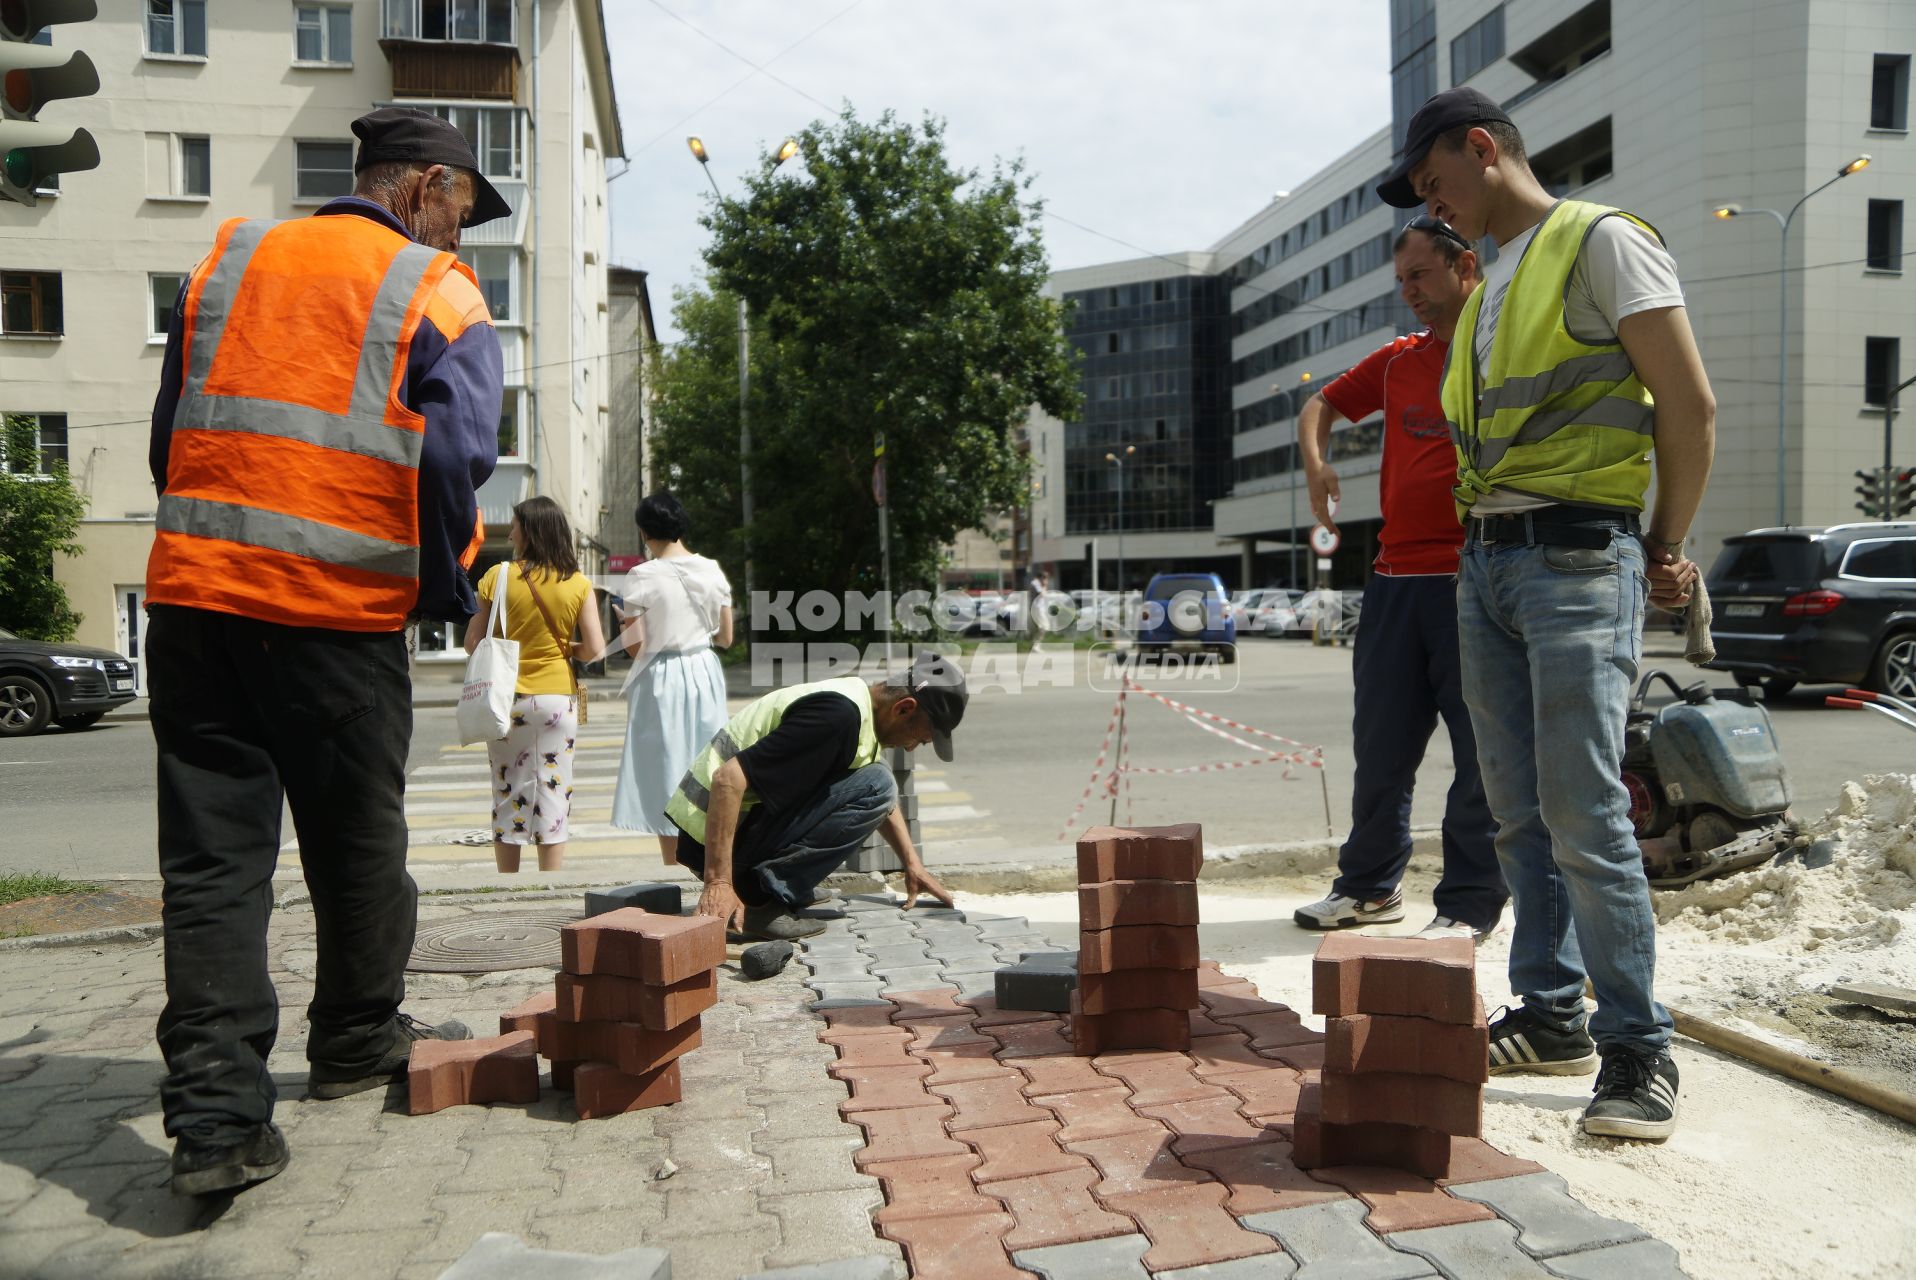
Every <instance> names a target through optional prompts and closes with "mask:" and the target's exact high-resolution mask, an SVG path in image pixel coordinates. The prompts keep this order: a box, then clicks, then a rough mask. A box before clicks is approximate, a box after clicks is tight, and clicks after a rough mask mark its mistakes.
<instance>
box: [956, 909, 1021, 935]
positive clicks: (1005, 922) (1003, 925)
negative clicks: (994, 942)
mask: <svg viewBox="0 0 1916 1280" xmlns="http://www.w3.org/2000/svg"><path fill="white" fill-rule="evenodd" d="M965 923H967V924H969V925H971V926H972V927H973V928H975V929H976V930H978V932H979V933H980V934H982V935H984V936H985V937H987V938H1008V937H1012V936H1015V935H1017V934H1020V933H1030V932H1031V922H1030V921H1029V920H1027V919H1025V918H1024V917H1023V916H994V915H992V914H990V913H989V912H984V911H973V912H971V913H970V914H968V915H967V916H966V917H965Z"/></svg>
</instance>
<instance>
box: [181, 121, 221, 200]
mask: <svg viewBox="0 0 1916 1280" xmlns="http://www.w3.org/2000/svg"><path fill="white" fill-rule="evenodd" d="M179 142H180V163H179V169H178V175H179V185H178V186H177V187H176V188H175V189H174V192H173V194H175V195H181V196H210V195H212V194H213V140H212V139H211V138H193V137H187V136H184V135H182V136H181V137H180V140H179Z"/></svg>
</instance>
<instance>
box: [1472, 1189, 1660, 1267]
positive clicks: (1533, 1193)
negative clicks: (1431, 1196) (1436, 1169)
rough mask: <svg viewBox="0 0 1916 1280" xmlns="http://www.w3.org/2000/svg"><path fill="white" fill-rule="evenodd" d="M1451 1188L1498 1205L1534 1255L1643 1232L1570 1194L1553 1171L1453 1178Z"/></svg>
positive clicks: (1615, 1241)
mask: <svg viewBox="0 0 1916 1280" xmlns="http://www.w3.org/2000/svg"><path fill="white" fill-rule="evenodd" d="M1450 1194H1452V1195H1454V1196H1458V1197H1460V1198H1462V1199H1465V1200H1474V1201H1476V1202H1477V1203H1478V1204H1487V1205H1489V1206H1490V1207H1491V1208H1492V1209H1495V1210H1496V1211H1497V1214H1498V1216H1500V1217H1502V1218H1503V1219H1504V1220H1505V1221H1507V1222H1509V1223H1511V1224H1512V1225H1514V1226H1515V1227H1516V1228H1517V1231H1518V1240H1517V1243H1518V1245H1519V1246H1521V1247H1522V1249H1523V1251H1524V1252H1525V1253H1527V1254H1529V1255H1530V1256H1531V1257H1533V1258H1554V1257H1556V1256H1557V1255H1558V1254H1560V1253H1575V1252H1578V1251H1581V1250H1584V1249H1595V1248H1599V1247H1601V1246H1603V1245H1610V1244H1623V1243H1625V1242H1627V1241H1630V1240H1636V1239H1640V1238H1642V1236H1643V1232H1642V1231H1640V1230H1638V1229H1637V1228H1636V1227H1634V1226H1632V1225H1631V1224H1629V1223H1627V1222H1619V1221H1618V1220H1617V1219H1615V1218H1606V1217H1604V1216H1603V1215H1602V1214H1599V1213H1597V1212H1595V1211H1594V1210H1591V1209H1587V1208H1585V1207H1584V1206H1583V1205H1581V1204H1579V1203H1577V1201H1575V1200H1573V1199H1571V1197H1570V1188H1569V1185H1568V1184H1566V1183H1565V1182H1564V1180H1563V1179H1562V1178H1560V1177H1558V1176H1557V1175H1556V1174H1554V1173H1532V1174H1526V1175H1524V1176H1522V1177H1516V1178H1499V1179H1497V1180H1495V1181H1493V1182H1472V1183H1464V1184H1456V1183H1452V1184H1451V1186H1450Z"/></svg>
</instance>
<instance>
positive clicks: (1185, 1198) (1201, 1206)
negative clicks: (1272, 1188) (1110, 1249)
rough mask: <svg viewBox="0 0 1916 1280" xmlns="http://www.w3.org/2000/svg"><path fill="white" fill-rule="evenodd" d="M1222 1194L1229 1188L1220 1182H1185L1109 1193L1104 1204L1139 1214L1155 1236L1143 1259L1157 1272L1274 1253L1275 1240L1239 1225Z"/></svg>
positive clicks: (1125, 1212)
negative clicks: (1151, 1188)
mask: <svg viewBox="0 0 1916 1280" xmlns="http://www.w3.org/2000/svg"><path fill="white" fill-rule="evenodd" d="M1224 1199H1225V1190H1224V1188H1223V1187H1221V1186H1219V1185H1218V1184H1216V1183H1213V1182H1203V1183H1189V1182H1186V1183H1175V1184H1173V1185H1171V1186H1168V1187H1162V1188H1160V1189H1158V1190H1156V1191H1140V1192H1135V1193H1133V1194H1131V1195H1121V1196H1108V1197H1106V1199H1105V1204H1106V1205H1107V1206H1108V1207H1110V1208H1111V1209H1114V1210H1116V1211H1117V1212H1119V1213H1123V1214H1129V1215H1130V1216H1131V1217H1133V1218H1136V1219H1137V1222H1138V1225H1139V1226H1140V1227H1142V1228H1143V1229H1144V1234H1145V1235H1147V1236H1149V1237H1151V1249H1150V1252H1148V1253H1146V1254H1145V1255H1144V1265H1145V1266H1147V1267H1149V1268H1150V1269H1151V1270H1152V1271H1154V1272H1155V1271H1175V1270H1177V1269H1178V1268H1180V1267H1195V1266H1200V1265H1202V1264H1204V1263H1207V1262H1228V1261H1230V1260H1231V1259H1233V1258H1247V1257H1250V1256H1252V1255H1254V1254H1260V1253H1276V1252H1277V1251H1278V1246H1277V1242H1276V1241H1275V1240H1273V1239H1271V1237H1270V1236H1268V1235H1260V1234H1259V1233H1257V1232H1255V1231H1246V1230H1245V1229H1244V1228H1242V1227H1240V1226H1239V1225H1238V1223H1237V1219H1236V1218H1234V1217H1232V1216H1231V1214H1230V1212H1229V1211H1228V1210H1226V1209H1225V1207H1224Z"/></svg>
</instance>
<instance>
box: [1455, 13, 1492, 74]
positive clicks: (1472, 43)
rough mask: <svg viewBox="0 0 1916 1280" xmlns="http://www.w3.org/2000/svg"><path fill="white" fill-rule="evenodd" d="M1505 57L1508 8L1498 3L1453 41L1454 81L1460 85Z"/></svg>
mask: <svg viewBox="0 0 1916 1280" xmlns="http://www.w3.org/2000/svg"><path fill="white" fill-rule="evenodd" d="M1503 56H1504V7H1503V6H1502V5H1498V6H1497V7H1496V8H1495V9H1492V10H1491V11H1490V12H1489V13H1486V14H1485V15H1484V16H1483V17H1481V18H1479V19H1478V20H1477V21H1476V22H1473V23H1472V24H1471V25H1470V26H1468V27H1466V28H1464V33H1463V34H1462V35H1460V36H1458V37H1457V38H1456V39H1455V40H1452V41H1451V42H1450V83H1451V84H1452V85H1453V86H1455V85H1460V84H1462V83H1463V82H1464V81H1466V80H1468V79H1470V77H1472V76H1474V75H1476V74H1477V73H1478V72H1479V71H1482V70H1483V69H1484V68H1485V67H1487V66H1489V65H1490V64H1491V63H1493V62H1495V61H1496V60H1497V59H1499V58H1501V57H1503Z"/></svg>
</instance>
